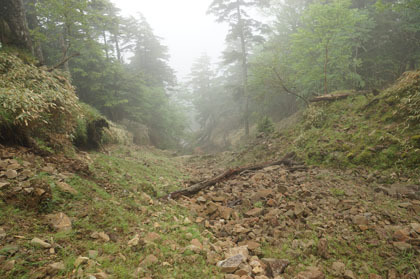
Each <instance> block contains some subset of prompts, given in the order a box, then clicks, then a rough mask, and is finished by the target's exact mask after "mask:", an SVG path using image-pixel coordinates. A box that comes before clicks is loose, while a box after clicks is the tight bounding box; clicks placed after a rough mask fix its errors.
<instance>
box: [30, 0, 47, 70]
mask: <svg viewBox="0 0 420 279" xmlns="http://www.w3.org/2000/svg"><path fill="white" fill-rule="evenodd" d="M36 2H37V0H28V1H26V18H27V20H28V27H29V30H36V29H37V28H38V27H39V21H38V18H37V17H36V11H35V5H36ZM33 49H34V54H35V56H36V58H37V59H38V61H39V63H40V64H41V65H44V64H45V60H44V54H43V52H42V46H41V42H39V40H36V39H34V40H33Z"/></svg>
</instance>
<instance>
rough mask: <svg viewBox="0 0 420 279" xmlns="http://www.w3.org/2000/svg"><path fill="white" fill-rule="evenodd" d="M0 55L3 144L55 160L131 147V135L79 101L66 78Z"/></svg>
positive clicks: (4, 53)
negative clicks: (107, 147)
mask: <svg viewBox="0 0 420 279" xmlns="http://www.w3.org/2000/svg"><path fill="white" fill-rule="evenodd" d="M32 62H33V61H28V60H27V59H26V60H25V59H24V58H23V57H22V55H20V53H19V52H16V51H10V50H8V51H5V50H3V49H2V50H0V143H6V144H19V145H24V146H29V147H35V148H37V149H38V150H39V151H42V152H43V153H47V154H51V153H58V152H63V151H70V152H71V151H72V150H71V149H72V148H73V147H72V144H74V145H76V146H77V147H81V148H97V147H98V146H99V145H104V144H117V143H118V144H128V143H131V142H132V138H131V137H130V135H129V133H128V132H126V131H125V130H124V129H123V128H121V127H119V126H118V125H116V124H114V123H111V122H109V121H107V120H105V117H104V116H102V115H101V114H100V113H99V112H98V111H97V110H95V109H94V108H92V107H91V106H89V105H87V104H84V103H82V102H80V101H79V99H78V97H77V96H76V93H75V88H74V87H73V86H72V85H71V83H70V79H69V78H68V76H67V74H66V73H64V72H61V71H58V70H54V71H50V70H48V69H47V68H46V67H37V66H35V65H34V64H33V63H32Z"/></svg>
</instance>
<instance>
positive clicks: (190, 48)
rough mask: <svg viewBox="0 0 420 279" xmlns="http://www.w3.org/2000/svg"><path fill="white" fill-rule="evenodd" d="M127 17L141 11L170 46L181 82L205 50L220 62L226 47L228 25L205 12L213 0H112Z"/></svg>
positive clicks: (172, 65) (157, 33)
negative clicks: (220, 22) (216, 20)
mask: <svg viewBox="0 0 420 279" xmlns="http://www.w3.org/2000/svg"><path fill="white" fill-rule="evenodd" d="M112 1H113V2H114V3H115V4H116V6H117V7H118V8H120V9H121V13H122V15H124V16H127V15H133V16H136V15H137V14H138V13H139V12H141V13H142V14H143V15H144V16H145V17H146V19H147V21H148V22H149V24H150V25H151V27H152V28H153V30H154V33H155V35H157V36H160V37H162V38H163V41H162V43H163V44H164V45H166V46H168V47H169V53H170V55H171V59H170V66H171V67H172V68H173V69H174V70H175V71H176V72H177V77H178V79H179V81H181V80H182V78H184V77H185V76H186V75H188V73H189V72H190V68H191V65H192V63H193V61H194V60H196V59H197V58H198V57H199V56H200V55H201V54H202V53H207V54H208V55H209V56H210V57H212V60H213V62H218V60H219V58H220V56H221V54H222V51H223V50H224V41H225V37H226V32H227V27H226V26H225V25H223V24H219V23H217V22H215V20H214V17H212V16H209V15H206V11H207V8H208V6H209V5H210V4H211V2H212V0H137V1H136V0H112Z"/></svg>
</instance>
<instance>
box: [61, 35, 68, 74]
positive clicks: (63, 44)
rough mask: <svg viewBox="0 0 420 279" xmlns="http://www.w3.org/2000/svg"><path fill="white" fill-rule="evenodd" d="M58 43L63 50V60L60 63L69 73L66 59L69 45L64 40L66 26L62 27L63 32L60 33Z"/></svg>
mask: <svg viewBox="0 0 420 279" xmlns="http://www.w3.org/2000/svg"><path fill="white" fill-rule="evenodd" d="M60 45H61V50H62V52H63V61H65V62H64V63H63V64H62V65H63V66H64V70H65V71H66V72H68V73H70V67H69V62H68V60H66V57H67V52H68V50H69V45H68V44H67V42H66V28H64V30H63V32H62V33H61V34H60Z"/></svg>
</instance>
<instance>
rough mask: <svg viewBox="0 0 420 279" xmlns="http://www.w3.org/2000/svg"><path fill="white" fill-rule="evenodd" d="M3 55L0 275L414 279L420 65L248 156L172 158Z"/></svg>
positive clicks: (304, 119)
mask: <svg viewBox="0 0 420 279" xmlns="http://www.w3.org/2000/svg"><path fill="white" fill-rule="evenodd" d="M0 54H1V55H2V56H0V58H1V59H3V60H2V61H4V62H5V63H2V67H3V68H1V69H2V70H0V74H1V75H2V79H1V81H2V83H1V85H2V87H1V88H2V89H1V91H0V93H1V94H0V98H2V100H3V104H4V105H3V106H2V107H0V117H1V118H0V127H1V131H2V134H1V135H0V139H1V142H2V144H0V209H1V210H0V265H1V269H0V278H63V279H64V278H89V279H94V278H97V279H102V278H121V279H125V278H180V279H181V278H228V279H249V278H255V279H267V278H276V279H280V278H286V279H289V278H299V279H317V278H319V279H323V278H346V279H353V278H370V279H372V278H373V279H376V278H377V279H379V278H416V277H417V276H418V274H419V270H420V266H419V262H418V255H419V251H420V218H419V213H420V202H419V200H420V181H419V173H418V170H419V160H420V156H419V135H420V127H419V115H420V114H419V109H418V107H419V100H420V96H419V94H420V93H419V92H420V91H419V88H420V72H408V73H406V74H405V75H404V76H403V77H402V78H401V79H400V80H399V81H398V82H397V83H396V84H395V85H393V86H391V87H390V88H388V89H386V90H384V91H382V92H380V94H377V95H372V94H356V93H354V94H351V96H350V97H348V98H347V99H343V100H338V101H334V102H327V103H318V104H315V105H311V106H309V107H308V108H306V110H304V111H303V112H300V113H298V114H296V115H294V116H293V117H292V118H289V119H286V120H284V121H283V122H282V123H278V124H277V125H276V127H275V129H272V128H274V127H271V128H270V127H268V128H267V129H266V131H268V132H267V135H265V136H258V137H257V138H255V139H254V140H253V142H250V143H248V144H247V145H245V146H242V147H241V148H238V150H234V151H229V152H220V153H216V154H206V155H184V156H175V155H174V154H175V153H174V152H171V151H162V150H159V149H156V148H154V147H150V146H136V145H133V144H132V141H133V139H132V135H130V133H128V132H127V131H125V130H124V129H123V128H122V127H120V126H116V125H115V124H113V123H112V122H110V121H109V120H107V119H106V118H104V117H103V116H101V115H100V114H99V112H97V111H96V110H94V109H92V108H91V107H89V106H87V105H86V104H83V103H80V102H79V100H78V99H77V97H76V96H75V94H74V91H73V88H72V87H71V85H70V84H69V82H68V80H67V79H66V78H65V77H63V76H62V75H60V72H50V71H48V70H47V69H40V68H37V67H35V66H33V65H31V64H29V63H28V64H25V63H23V62H22V60H20V59H18V58H16V57H15V56H13V55H6V54H2V53H1V52H0ZM10 92H13V94H10ZM336 94H337V93H336ZM61 112H63V113H61ZM57 115H58V116H59V117H56V116H57ZM42 123H43V124H42ZM267 125H268V126H270V125H269V124H267ZM96 128H100V129H99V130H98V129H96ZM273 131H274V132H273ZM78 148H96V150H95V149H90V150H87V151H81V150H80V149H78ZM290 152H292V153H290ZM286 153H288V154H289V157H288V160H286V161H283V163H282V164H276V165H270V166H265V167H258V168H255V167H251V168H250V169H247V170H243V171H240V172H238V171H237V172H235V169H233V170H229V169H230V168H236V167H238V166H245V165H253V164H259V163H263V162H268V161H275V160H278V159H280V158H281V157H283V155H284V154H286ZM226 171H227V172H226ZM223 173H228V174H229V173H231V174H234V175H230V176H229V175H228V176H224V178H223V179H220V180H219V181H218V183H216V184H214V185H210V186H209V187H207V188H206V189H203V190H202V191H200V192H198V193H196V194H193V195H189V196H181V197H178V198H177V199H166V198H163V197H165V196H166V195H167V194H169V193H171V192H172V191H175V190H179V189H184V188H187V187H189V186H191V185H192V186H194V185H200V183H202V182H206V181H207V180H209V179H211V178H212V177H218V175H220V174H223Z"/></svg>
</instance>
